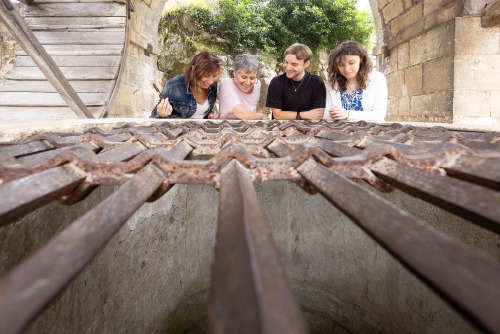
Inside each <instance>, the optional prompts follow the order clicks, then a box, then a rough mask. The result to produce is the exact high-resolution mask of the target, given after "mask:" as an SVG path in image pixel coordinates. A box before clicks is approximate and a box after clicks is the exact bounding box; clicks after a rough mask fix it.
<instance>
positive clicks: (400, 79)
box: [387, 71, 406, 98]
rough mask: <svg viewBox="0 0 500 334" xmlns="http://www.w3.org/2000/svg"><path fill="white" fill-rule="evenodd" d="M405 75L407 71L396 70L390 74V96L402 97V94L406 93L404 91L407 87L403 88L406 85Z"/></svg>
mask: <svg viewBox="0 0 500 334" xmlns="http://www.w3.org/2000/svg"><path fill="white" fill-rule="evenodd" d="M404 75H405V71H396V72H392V73H391V74H390V75H389V79H388V84H387V86H388V89H389V98H392V97H400V96H405V95H406V94H404V93H403V91H406V88H403V87H404V86H405V84H404Z"/></svg>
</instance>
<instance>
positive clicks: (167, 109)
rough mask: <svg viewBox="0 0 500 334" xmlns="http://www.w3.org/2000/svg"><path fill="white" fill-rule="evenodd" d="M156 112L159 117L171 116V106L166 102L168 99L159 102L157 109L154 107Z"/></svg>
mask: <svg viewBox="0 0 500 334" xmlns="http://www.w3.org/2000/svg"><path fill="white" fill-rule="evenodd" d="M156 110H157V111H158V115H160V117H167V116H170V115H171V114H172V110H173V109H172V105H171V104H170V102H169V101H168V98H166V99H163V100H161V102H160V104H159V105H158V107H156Z"/></svg>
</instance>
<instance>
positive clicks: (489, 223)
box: [370, 158, 500, 234]
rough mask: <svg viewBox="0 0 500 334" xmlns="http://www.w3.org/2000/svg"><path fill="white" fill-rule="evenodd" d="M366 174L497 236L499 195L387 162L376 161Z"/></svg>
mask: <svg viewBox="0 0 500 334" xmlns="http://www.w3.org/2000/svg"><path fill="white" fill-rule="evenodd" d="M370 170H371V171H373V172H374V173H375V175H377V176H379V177H380V178H382V179H383V180H384V181H386V182H387V183H389V184H391V185H393V186H395V187H397V188H399V189H401V190H403V191H405V192H407V193H409V194H410V195H412V196H415V197H418V198H422V199H423V200H425V201H427V202H430V203H432V204H434V205H437V206H439V207H441V208H443V209H445V210H448V211H450V212H452V213H455V214H457V215H459V216H462V217H465V218H467V219H469V220H471V221H473V222H475V223H476V224H478V225H480V226H483V227H485V228H487V229H489V230H491V231H494V232H496V233H499V234H500V206H499V205H498V204H499V203H500V193H499V192H496V191H494V190H491V189H488V188H485V187H482V186H479V185H476V184H473V183H469V182H466V181H462V180H459V179H455V178H451V177H447V176H442V175H438V174H431V173H428V172H426V171H424V170H421V169H419V168H413V167H408V166H405V165H403V164H401V163H398V162H396V161H393V160H390V159H387V158H385V159H381V160H379V161H377V163H376V164H375V165H374V166H371V167H370Z"/></svg>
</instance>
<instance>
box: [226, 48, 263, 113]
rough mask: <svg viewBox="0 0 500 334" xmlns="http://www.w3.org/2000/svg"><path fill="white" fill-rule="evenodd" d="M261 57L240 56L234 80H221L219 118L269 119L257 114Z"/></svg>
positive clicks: (235, 65)
mask: <svg viewBox="0 0 500 334" xmlns="http://www.w3.org/2000/svg"><path fill="white" fill-rule="evenodd" d="M259 68H260V61H259V56H254V55H248V54H244V55H239V56H236V57H235V58H234V78H225V79H223V80H221V82H220V86H219V118H225V119H244V120H257V119H264V120H268V119H269V118H268V117H267V116H266V115H262V114H259V113H257V112H256V108H257V103H258V102H259V99H260V87H261V84H260V81H259V80H258V79H257V75H258V74H259Z"/></svg>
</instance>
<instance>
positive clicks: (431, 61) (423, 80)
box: [370, 0, 500, 125]
mask: <svg viewBox="0 0 500 334" xmlns="http://www.w3.org/2000/svg"><path fill="white" fill-rule="evenodd" d="M490 2H491V0H466V1H463V0H462V1H460V0H379V1H377V0H370V3H371V7H372V10H373V12H374V17H375V24H376V27H377V46H376V47H375V48H374V54H375V55H377V64H378V67H379V69H381V70H382V71H383V72H384V73H385V75H386V77H387V79H388V80H387V81H388V85H389V104H388V112H387V117H386V121H390V122H392V121H397V122H401V121H403V122H404V121H408V122H450V123H451V122H452V123H456V124H477V125H479V124H482V125H499V124H500V116H499V115H500V114H499V107H498V106H499V105H500V80H498V78H499V74H500V28H498V27H495V28H482V27H481V16H482V15H483V11H484V7H485V6H486V5H487V4H488V3H490Z"/></svg>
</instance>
